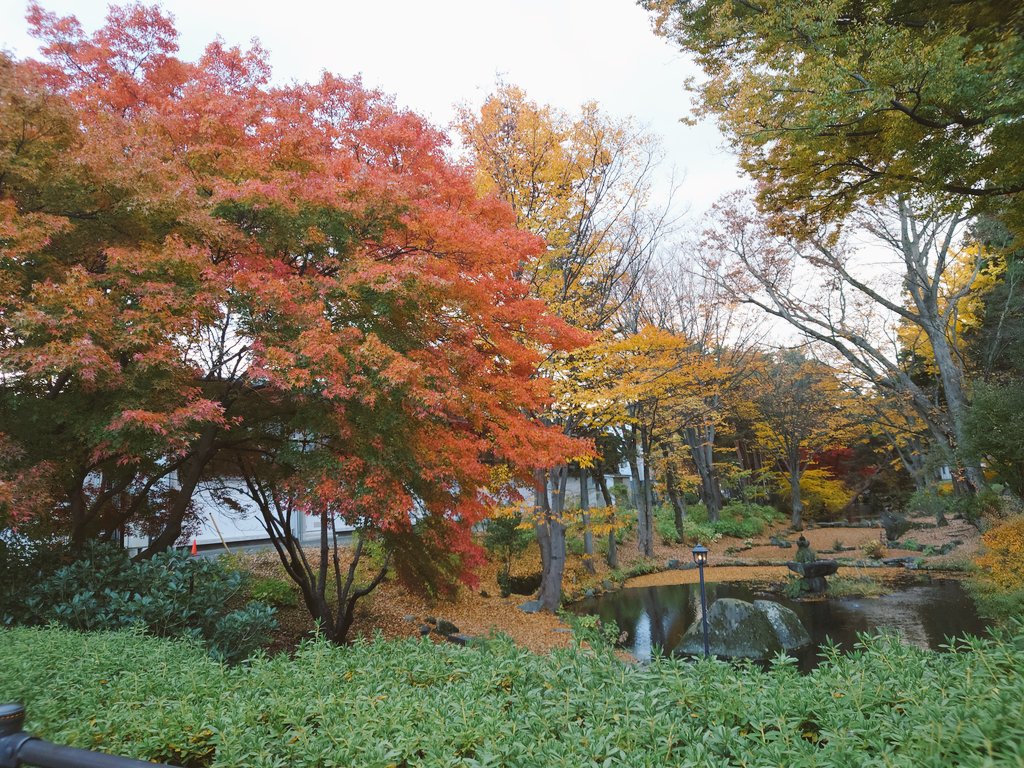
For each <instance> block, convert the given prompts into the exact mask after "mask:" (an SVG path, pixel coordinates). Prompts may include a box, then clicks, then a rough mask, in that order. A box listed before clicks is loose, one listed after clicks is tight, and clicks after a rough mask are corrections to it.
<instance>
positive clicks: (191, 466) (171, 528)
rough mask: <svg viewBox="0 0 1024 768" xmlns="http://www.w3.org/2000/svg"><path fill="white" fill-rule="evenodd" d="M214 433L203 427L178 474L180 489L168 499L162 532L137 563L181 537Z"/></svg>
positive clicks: (212, 449)
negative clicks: (190, 454)
mask: <svg viewBox="0 0 1024 768" xmlns="http://www.w3.org/2000/svg"><path fill="white" fill-rule="evenodd" d="M217 431H218V430H217V427H215V426H207V427H205V428H204V429H203V431H202V432H201V433H200V435H199V439H198V440H197V441H196V445H195V448H194V450H193V455H192V457H191V458H190V459H189V460H188V461H187V462H186V463H185V465H184V467H183V469H184V471H183V472H181V473H180V474H179V482H180V487H179V488H178V490H177V493H175V494H174V496H173V497H172V500H171V503H170V508H169V509H168V511H167V522H166V523H165V524H164V529H163V530H162V531H160V533H159V534H158V535H157V537H156V538H155V539H153V540H152V541H151V542H150V543H149V546H148V547H146V549H144V550H143V551H142V552H140V553H139V555H138V559H140V560H148V559H149V558H151V557H152V556H153V555H155V554H157V553H158V552H164V551H166V550H167V549H168V548H170V547H172V546H174V542H176V541H177V540H178V539H179V538H180V537H181V526H182V523H183V522H184V521H185V515H187V514H188V511H189V505H190V504H191V503H192V496H193V494H194V493H195V491H196V486H197V485H199V480H200V479H201V478H202V476H203V470H204V469H205V468H206V465H207V463H209V461H210V459H211V458H213V455H214V453H215V450H214V440H215V438H216V437H217Z"/></svg>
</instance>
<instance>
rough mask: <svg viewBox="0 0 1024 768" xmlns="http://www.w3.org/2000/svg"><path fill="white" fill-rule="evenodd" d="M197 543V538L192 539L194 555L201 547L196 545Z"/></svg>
mask: <svg viewBox="0 0 1024 768" xmlns="http://www.w3.org/2000/svg"><path fill="white" fill-rule="evenodd" d="M196 544H197V542H196V540H195V539H192V554H193V555H194V554H195V553H196V552H197V551H198V549H199V548H198V547H197V546H196Z"/></svg>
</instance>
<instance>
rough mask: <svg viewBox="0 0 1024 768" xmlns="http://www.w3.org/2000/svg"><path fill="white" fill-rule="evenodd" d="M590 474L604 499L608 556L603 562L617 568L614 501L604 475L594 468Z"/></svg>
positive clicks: (617, 553)
mask: <svg viewBox="0 0 1024 768" xmlns="http://www.w3.org/2000/svg"><path fill="white" fill-rule="evenodd" d="M591 474H592V475H593V477H594V482H595V483H596V484H597V487H598V488H599V489H600V490H601V498H603V499H604V506H605V512H606V515H607V517H606V520H607V522H608V525H609V526H610V529H609V531H608V555H607V557H606V558H605V562H606V563H608V567H609V568H618V567H619V549H618V545H619V543H618V541H617V540H616V538H615V536H616V530H615V514H616V509H615V500H614V499H613V498H612V494H611V491H610V490H608V481H607V480H605V479H604V474H603V473H602V472H601V470H599V469H597V468H596V467H595V468H594V469H592V470H591Z"/></svg>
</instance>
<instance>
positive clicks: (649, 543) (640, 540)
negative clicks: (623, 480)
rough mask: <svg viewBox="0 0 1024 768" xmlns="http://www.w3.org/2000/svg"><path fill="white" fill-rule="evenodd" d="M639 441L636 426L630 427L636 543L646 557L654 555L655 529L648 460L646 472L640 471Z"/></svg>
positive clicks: (629, 458) (630, 459)
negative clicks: (652, 516) (652, 518)
mask: <svg viewBox="0 0 1024 768" xmlns="http://www.w3.org/2000/svg"><path fill="white" fill-rule="evenodd" d="M638 449H639V445H638V441H637V439H636V427H635V426H630V427H629V429H628V439H627V445H626V454H627V458H628V461H629V473H630V476H631V477H632V478H633V487H634V488H635V491H636V492H635V493H634V496H635V499H634V502H635V504H636V519H637V531H636V543H637V548H638V549H639V550H640V553H641V554H642V555H643V556H644V557H654V530H653V526H652V525H651V511H650V509H648V507H647V498H648V497H647V488H646V484H645V476H646V474H647V461H646V457H644V459H645V460H644V470H645V471H644V473H643V475H641V473H640V462H639V459H638V455H637V454H638Z"/></svg>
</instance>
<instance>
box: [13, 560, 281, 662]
mask: <svg viewBox="0 0 1024 768" xmlns="http://www.w3.org/2000/svg"><path fill="white" fill-rule="evenodd" d="M244 579H245V576H244V574H242V573H241V572H239V571H237V570H234V569H230V568H227V567H225V565H224V564H222V563H220V562H219V561H217V560H212V559H207V558H199V557H190V556H189V555H188V554H186V553H184V552H178V551H172V552H166V553H163V554H159V555H156V556H155V557H153V558H151V559H149V560H142V561H133V560H131V559H130V558H129V557H128V553H127V552H126V551H125V550H124V549H122V548H120V547H116V546H113V545H110V544H102V543H93V544H90V545H88V546H87V547H86V548H85V549H84V550H83V551H82V552H81V553H79V557H78V559H76V560H74V561H72V562H70V563H68V564H67V565H63V566H61V567H59V568H57V569H55V570H53V571H52V572H51V573H48V574H46V573H43V574H41V577H40V578H39V580H38V581H35V582H28V583H24V584H22V585H21V587H22V588H21V589H20V590H19V593H18V594H17V595H16V596H15V595H12V596H11V599H9V601H8V602H7V604H6V605H5V606H4V609H5V616H4V621H5V623H8V624H10V623H19V624H30V625H31V624H46V623H49V622H57V623H59V624H62V625H64V626H67V627H71V628H72V629H81V630H88V631H100V630H112V629H122V628H131V627H134V628H138V629H140V630H143V631H145V632H148V633H150V634H153V635H158V636H162V637H176V636H184V637H192V638H195V639H197V640H201V641H203V642H204V643H205V644H206V645H207V647H208V648H209V650H210V653H212V654H213V655H215V656H216V657H218V658H222V659H225V660H228V661H238V660H241V659H244V658H246V657H247V656H248V655H249V654H251V653H252V652H253V651H254V650H256V649H257V648H258V647H260V645H262V644H264V643H265V642H266V640H267V639H268V635H269V633H270V631H271V630H272V629H273V628H274V627H275V626H276V622H275V620H274V611H273V609H272V608H270V607H268V606H267V605H264V604H262V603H249V604H248V605H246V606H244V607H242V608H240V609H237V610H232V608H231V607H230V603H231V601H232V599H233V598H234V597H235V596H236V595H237V594H239V592H240V591H241V589H242V585H243V582H244Z"/></svg>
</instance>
